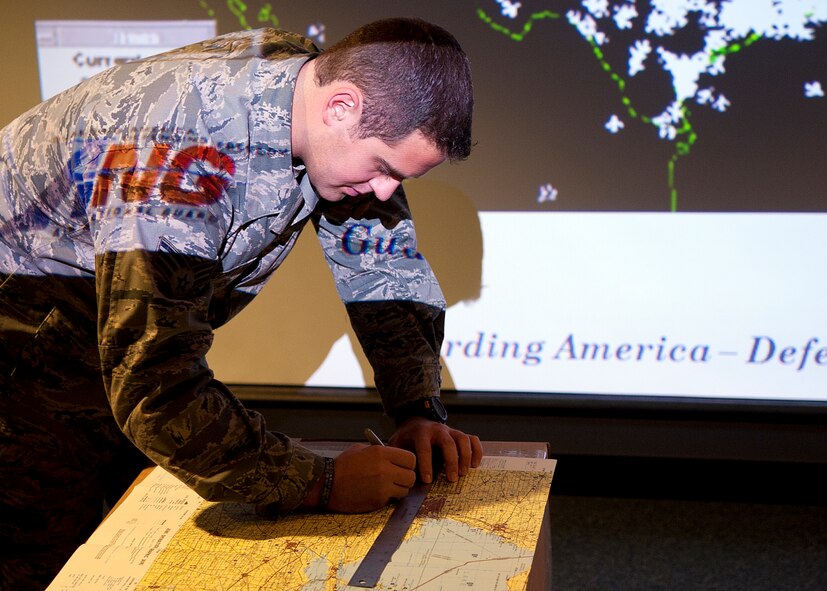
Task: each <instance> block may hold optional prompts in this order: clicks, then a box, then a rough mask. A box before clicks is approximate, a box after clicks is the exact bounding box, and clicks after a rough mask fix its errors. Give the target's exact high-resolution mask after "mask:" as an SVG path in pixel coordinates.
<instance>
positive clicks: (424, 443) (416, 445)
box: [388, 417, 482, 483]
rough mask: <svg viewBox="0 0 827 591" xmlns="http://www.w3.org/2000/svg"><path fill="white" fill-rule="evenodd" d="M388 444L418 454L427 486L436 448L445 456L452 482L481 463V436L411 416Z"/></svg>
mask: <svg viewBox="0 0 827 591" xmlns="http://www.w3.org/2000/svg"><path fill="white" fill-rule="evenodd" d="M388 443H389V444H390V445H392V446H394V447H402V448H405V449H409V450H411V451H413V452H414V453H415V454H416V463H417V466H418V471H419V477H420V479H421V480H422V482H426V483H428V482H431V481H432V480H433V477H434V474H433V470H434V465H433V455H434V449H436V450H437V451H438V452H439V453H441V454H442V461H443V465H444V466H445V476H446V477H447V478H448V481H449V482H456V480H457V478H459V477H460V476H464V475H465V474H466V473H467V472H468V469H469V468H477V467H478V466H479V465H480V462H481V461H482V444H481V443H480V439H479V437H477V436H476V435H466V434H465V433H463V432H462V431H458V430H457V429H452V428H451V427H449V426H448V425H443V424H442V423H437V422H435V421H429V420H428V419H425V418H422V417H411V418H409V419H408V420H406V421H405V422H404V423H402V424H401V425H400V426H399V428H398V429H397V430H396V433H394V434H393V437H391V438H390V441H389V442H388Z"/></svg>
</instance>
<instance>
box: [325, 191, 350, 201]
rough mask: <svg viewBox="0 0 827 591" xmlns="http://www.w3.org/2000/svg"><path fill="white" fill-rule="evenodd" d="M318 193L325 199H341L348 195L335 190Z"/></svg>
mask: <svg viewBox="0 0 827 591" xmlns="http://www.w3.org/2000/svg"><path fill="white" fill-rule="evenodd" d="M318 195H319V197H321V198H322V199H324V200H325V201H341V200H342V199H344V198H345V197H347V195H345V194H344V193H336V192H335V191H331V192H325V193H319V194H318Z"/></svg>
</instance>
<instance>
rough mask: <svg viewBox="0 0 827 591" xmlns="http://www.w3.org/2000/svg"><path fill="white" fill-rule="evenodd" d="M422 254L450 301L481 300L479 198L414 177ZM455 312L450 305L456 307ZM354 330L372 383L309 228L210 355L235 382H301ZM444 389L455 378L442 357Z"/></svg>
mask: <svg viewBox="0 0 827 591" xmlns="http://www.w3.org/2000/svg"><path fill="white" fill-rule="evenodd" d="M405 189H406V192H407V195H408V202H409V205H410V208H411V211H412V213H413V218H414V223H415V224H416V232H417V239H418V246H419V250H420V252H422V253H423V254H424V255H425V258H426V259H427V260H428V262H429V263H430V265H431V267H432V268H433V270H434V273H435V274H436V276H437V278H438V280H439V283H440V286H441V287H442V291H443V294H444V296H445V300H446V302H447V304H448V307H449V308H450V307H451V306H453V305H455V304H458V303H460V302H463V301H473V300H476V299H478V298H479V296H480V289H481V282H482V256H483V245H482V230H481V227H480V220H479V215H478V212H477V209H476V207H475V205H474V203H473V202H471V200H470V199H469V198H468V197H467V196H466V195H465V194H463V193H462V192H461V191H459V190H458V189H457V188H456V187H454V186H452V185H449V184H447V183H442V182H438V181H429V180H424V179H416V180H411V181H407V182H406V183H405ZM448 314H449V318H450V310H449V313H448ZM344 336H347V337H349V338H350V344H351V346H352V348H353V351H354V354H355V356H356V358H357V360H358V363H359V365H360V367H361V369H362V373H363V375H364V377H365V382H366V383H367V384H368V385H372V384H373V372H372V370H371V369H370V366H369V364H368V362H367V360H366V359H365V357H364V355H363V354H362V351H361V348H360V346H359V344H358V342H357V340H356V337H355V335H354V334H353V332H352V330H351V328H350V322H349V321H348V318H347V313H346V312H345V309H344V306H343V305H342V303H341V300H340V299H339V297H338V295H337V293H336V288H335V285H334V283H333V278H332V275H331V273H330V270H329V269H328V267H327V264H326V263H325V261H324V258H323V256H322V253H321V248H320V247H319V243H318V240H317V239H316V236H315V234H314V233H313V230H312V228H310V227H308V228H307V229H306V230H305V231H304V232H303V233H302V236H301V238H300V239H299V242H298V244H297V245H296V247H295V248H294V249H293V252H291V253H290V256H288V257H287V260H286V261H285V262H284V264H283V265H282V266H281V268H279V270H278V271H277V272H276V273H275V275H274V276H273V278H272V279H271V280H270V283H269V284H268V285H267V287H266V288H265V289H264V290H263V291H262V293H261V294H260V295H259V296H258V297H257V298H256V299H255V300H253V302H252V303H251V304H250V305H249V306H247V308H246V309H245V310H244V311H243V312H242V313H241V314H239V315H238V316H237V317H236V318H234V319H233V320H232V321H231V322H230V323H229V324H228V325H227V326H225V327H223V328H221V329H219V331H218V332H217V334H216V339H215V343H214V345H213V348H212V350H211V352H210V355H209V362H210V366H211V367H212V369H213V370H214V371H215V373H216V377H217V378H218V379H221V380H223V381H225V382H228V383H257V384H290V385H300V384H304V383H306V382H307V380H308V379H309V378H310V377H311V376H312V375H313V374H314V373H315V372H316V370H317V369H318V368H319V367H320V366H321V365H322V363H323V362H324V360H325V359H326V358H327V355H328V353H329V352H330V349H331V347H332V346H333V345H334V343H336V342H337V341H339V340H340V339H342V337H344ZM443 387H444V388H445V389H453V387H454V385H453V380H452V379H451V377H450V374H449V372H448V371H447V369H445V364H444V363H443Z"/></svg>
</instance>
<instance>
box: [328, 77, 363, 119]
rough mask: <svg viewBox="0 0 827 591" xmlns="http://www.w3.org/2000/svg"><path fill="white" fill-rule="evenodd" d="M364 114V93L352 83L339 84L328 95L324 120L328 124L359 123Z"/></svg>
mask: <svg viewBox="0 0 827 591" xmlns="http://www.w3.org/2000/svg"><path fill="white" fill-rule="evenodd" d="M361 116H362V94H361V93H360V92H359V90H358V89H357V88H356V87H354V86H351V85H347V86H337V87H336V88H335V89H333V90H332V91H331V92H330V93H329V94H328V96H327V102H326V103H325V109H324V122H325V123H326V124H327V125H338V124H340V123H345V124H347V126H348V127H350V126H351V125H353V124H355V123H358V121H359V119H360V118H361Z"/></svg>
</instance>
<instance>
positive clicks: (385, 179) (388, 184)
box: [368, 175, 399, 201]
mask: <svg viewBox="0 0 827 591" xmlns="http://www.w3.org/2000/svg"><path fill="white" fill-rule="evenodd" d="M368 184H369V185H370V189H371V191H373V193H374V195H376V198H377V199H379V201H387V200H388V199H390V198H391V195H393V192H394V191H396V188H397V187H398V186H399V181H398V180H396V179H395V178H393V177H390V176H386V175H383V176H378V177H375V178H373V179H371V180H370V181H369V182H368Z"/></svg>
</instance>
